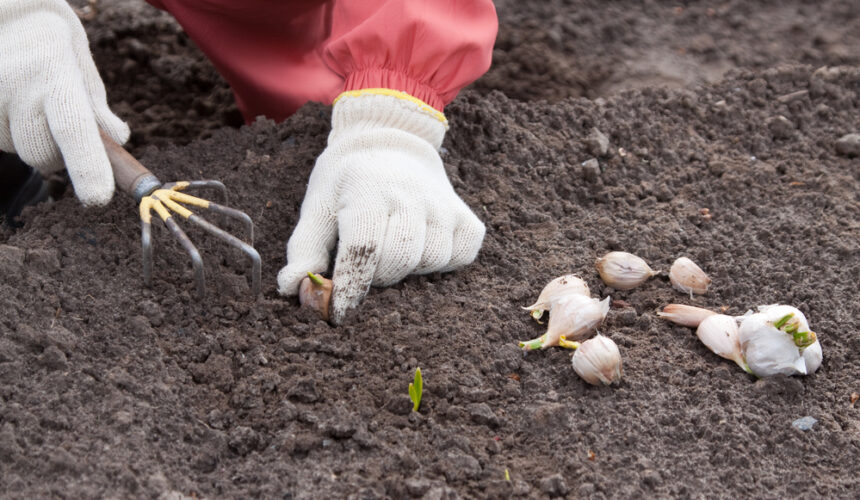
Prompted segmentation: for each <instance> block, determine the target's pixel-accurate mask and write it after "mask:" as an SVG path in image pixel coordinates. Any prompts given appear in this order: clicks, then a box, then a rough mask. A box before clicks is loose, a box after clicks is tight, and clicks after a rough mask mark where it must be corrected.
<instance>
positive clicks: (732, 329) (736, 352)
mask: <svg viewBox="0 0 860 500" xmlns="http://www.w3.org/2000/svg"><path fill="white" fill-rule="evenodd" d="M696 336H697V337H699V340H701V341H702V343H703V344H705V346H707V347H708V349H710V350H711V352H713V353H714V354H716V355H717V356H720V357H722V358H725V359H728V360H731V361H734V362H735V363H737V365H738V366H740V367H741V368H742V369H743V370H744V371H745V372H747V373H752V372H751V371H750V368H749V366H747V363H746V361H744V355H743V354H742V353H741V343H740V339H739V336H738V322H737V320H735V318H733V317H732V316H726V315H725V314H714V315H712V316H708V317H707V318H705V319H704V320H703V321H702V323H701V324H699V327H698V328H697V329H696Z"/></svg>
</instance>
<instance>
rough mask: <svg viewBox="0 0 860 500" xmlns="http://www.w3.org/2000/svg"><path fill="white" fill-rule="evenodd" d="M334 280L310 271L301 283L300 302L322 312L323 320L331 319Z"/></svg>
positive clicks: (303, 305)
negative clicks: (330, 304) (330, 309)
mask: <svg viewBox="0 0 860 500" xmlns="http://www.w3.org/2000/svg"><path fill="white" fill-rule="evenodd" d="M331 291H332V281H331V280H330V279H327V278H323V277H322V276H320V275H318V274H314V273H311V272H308V276H307V277H306V278H304V279H302V281H301V283H299V303H300V304H301V305H302V307H309V308H311V309H313V310H315V311H317V312H319V313H320V316H321V317H322V319H323V320H325V321H328V319H329V303H330V302H331Z"/></svg>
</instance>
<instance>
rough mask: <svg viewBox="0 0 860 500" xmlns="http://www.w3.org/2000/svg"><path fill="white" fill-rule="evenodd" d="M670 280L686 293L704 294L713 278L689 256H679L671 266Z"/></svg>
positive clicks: (691, 294) (676, 287)
mask: <svg viewBox="0 0 860 500" xmlns="http://www.w3.org/2000/svg"><path fill="white" fill-rule="evenodd" d="M669 281H670V282H671V283H672V286H673V287H675V289H677V290H680V291H682V292H684V293H689V294H690V296H691V297H692V296H693V294H694V293H695V294H697V295H704V294H705V293H706V292H707V291H708V285H710V284H711V278H709V277H708V275H707V274H705V271H702V268H700V267H699V266H698V265H696V263H695V262H693V261H692V260H690V259H688V258H687V257H678V258H677V259H675V262H673V263H672V267H671V268H669Z"/></svg>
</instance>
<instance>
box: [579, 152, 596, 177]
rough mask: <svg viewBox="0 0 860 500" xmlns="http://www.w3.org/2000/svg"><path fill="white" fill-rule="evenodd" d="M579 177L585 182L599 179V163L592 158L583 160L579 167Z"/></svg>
mask: <svg viewBox="0 0 860 500" xmlns="http://www.w3.org/2000/svg"><path fill="white" fill-rule="evenodd" d="M580 176H581V177H582V178H583V179H585V181H586V182H595V181H597V179H598V178H599V177H600V163H599V162H598V161H597V160H596V159H594V158H589V159H588V160H585V161H584V162H582V164H581V165H580Z"/></svg>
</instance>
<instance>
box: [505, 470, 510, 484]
mask: <svg viewBox="0 0 860 500" xmlns="http://www.w3.org/2000/svg"><path fill="white" fill-rule="evenodd" d="M505 481H507V482H509V483H510V482H511V473H510V472H508V468H507V467H505Z"/></svg>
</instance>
